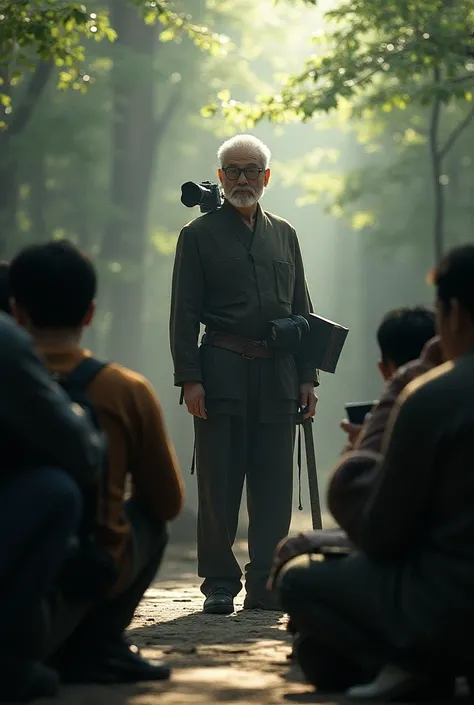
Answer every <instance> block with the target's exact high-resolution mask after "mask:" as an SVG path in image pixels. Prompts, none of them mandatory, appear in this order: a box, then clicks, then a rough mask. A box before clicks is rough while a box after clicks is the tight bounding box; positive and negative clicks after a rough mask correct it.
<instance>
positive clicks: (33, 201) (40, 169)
mask: <svg viewBox="0 0 474 705" xmlns="http://www.w3.org/2000/svg"><path fill="white" fill-rule="evenodd" d="M36 150H38V151H36ZM45 167H46V165H45V155H44V153H43V152H42V151H41V146H38V147H36V148H35V151H34V153H33V154H32V155H31V161H30V162H29V166H28V175H29V181H30V194H29V203H30V207H29V213H30V218H31V230H32V232H33V237H34V240H35V242H45V241H46V240H47V239H48V237H49V235H50V233H49V232H48V226H47V224H46V205H47V199H48V191H47V189H46V168H45Z"/></svg>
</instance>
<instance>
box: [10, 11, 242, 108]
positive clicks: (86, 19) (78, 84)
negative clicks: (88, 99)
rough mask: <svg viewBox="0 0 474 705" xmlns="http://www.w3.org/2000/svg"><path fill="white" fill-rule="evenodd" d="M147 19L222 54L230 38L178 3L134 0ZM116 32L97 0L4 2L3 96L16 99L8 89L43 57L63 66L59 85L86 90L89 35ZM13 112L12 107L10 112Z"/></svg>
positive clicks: (165, 37) (165, 34)
mask: <svg viewBox="0 0 474 705" xmlns="http://www.w3.org/2000/svg"><path fill="white" fill-rule="evenodd" d="M129 3H130V4H131V5H135V6H136V7H137V10H138V11H140V12H141V13H142V14H143V19H144V21H145V22H146V23H147V24H153V23H155V22H159V23H160V24H161V25H162V31H161V33H160V40H161V41H163V42H166V41H171V40H175V39H176V38H177V37H178V35H179V34H180V33H184V34H185V35H186V36H187V37H189V38H190V39H192V41H193V42H194V43H195V44H196V45H197V46H198V47H199V48H200V49H202V50H203V51H206V52H209V53H213V54H218V53H219V52H221V51H223V50H224V48H225V45H226V44H227V42H228V40H227V37H225V36H222V35H220V34H218V33H216V32H210V31H209V29H208V28H207V27H205V26H201V25H197V24H193V22H192V17H191V15H189V14H187V13H184V12H179V11H178V10H177V7H176V3H174V2H166V1H164V2H155V1H153V0H129ZM116 37H117V34H116V32H115V30H114V28H113V27H112V26H111V24H110V20H109V13H108V11H107V10H106V9H104V8H103V6H102V5H101V4H100V3H97V2H89V3H87V4H86V3H82V2H66V1H65V0H11V1H10V2H1V3H0V49H1V51H0V86H1V85H3V86H5V89H4V90H3V92H2V94H1V95H0V101H1V103H2V104H3V105H4V106H8V105H9V104H10V102H11V95H10V91H9V90H6V88H7V87H8V88H10V87H14V86H16V85H18V84H19V83H20V82H21V80H22V78H23V76H24V75H25V73H28V72H30V71H31V70H33V69H35V68H36V67H37V66H38V60H39V61H41V62H45V63H48V64H52V65H56V66H58V67H59V68H60V72H59V88H67V87H70V86H71V87H72V88H74V89H76V90H81V91H85V90H86V89H87V86H88V83H89V81H90V76H89V74H88V73H87V72H84V71H82V70H81V64H82V63H83V62H84V60H85V54H86V45H87V41H88V40H96V41H100V40H102V39H107V40H109V41H114V40H115V39H116ZM7 113H8V111H7Z"/></svg>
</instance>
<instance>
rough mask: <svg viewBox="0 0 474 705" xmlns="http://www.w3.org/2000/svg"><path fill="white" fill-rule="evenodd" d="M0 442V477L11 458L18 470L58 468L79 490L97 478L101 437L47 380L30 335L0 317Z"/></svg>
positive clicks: (0, 314)
mask: <svg viewBox="0 0 474 705" xmlns="http://www.w3.org/2000/svg"><path fill="white" fill-rule="evenodd" d="M0 439H1V440H0V475H1V472H2V471H7V470H9V469H12V468H11V463H12V460H14V459H15V457H17V459H18V462H19V464H20V465H21V464H22V462H23V463H26V462H28V463H35V464H41V465H51V466H54V467H57V468H60V469H62V470H64V471H66V472H68V473H69V474H71V475H72V476H73V477H74V479H75V480H76V481H77V482H78V483H79V484H80V485H87V484H89V483H91V482H94V481H95V480H96V479H97V478H98V475H99V472H100V467H101V461H102V458H103V456H104V452H105V444H104V439H103V437H102V436H101V434H99V433H97V431H96V430H95V429H94V427H93V426H92V425H91V423H90V422H89V420H88V419H87V417H86V415H85V413H84V411H83V410H82V409H81V408H80V407H78V406H77V405H75V404H72V403H71V401H70V399H69V397H68V396H67V394H66V393H65V392H64V391H63V390H62V389H61V387H60V386H59V385H58V384H56V383H55V382H54V381H53V380H52V378H51V375H50V374H49V372H48V370H47V369H46V367H45V366H44V364H43V362H42V360H41V358H40V356H39V355H38V353H37V352H36V351H35V349H34V346H33V344H32V341H31V338H30V336H29V335H28V334H27V333H25V332H24V331H22V330H21V329H20V328H19V327H18V326H17V325H16V324H15V322H14V321H13V319H11V318H10V317H9V316H7V315H5V314H3V313H0ZM16 454H17V456H16ZM2 456H3V457H2ZM15 464H16V463H15ZM9 466H10V467H9Z"/></svg>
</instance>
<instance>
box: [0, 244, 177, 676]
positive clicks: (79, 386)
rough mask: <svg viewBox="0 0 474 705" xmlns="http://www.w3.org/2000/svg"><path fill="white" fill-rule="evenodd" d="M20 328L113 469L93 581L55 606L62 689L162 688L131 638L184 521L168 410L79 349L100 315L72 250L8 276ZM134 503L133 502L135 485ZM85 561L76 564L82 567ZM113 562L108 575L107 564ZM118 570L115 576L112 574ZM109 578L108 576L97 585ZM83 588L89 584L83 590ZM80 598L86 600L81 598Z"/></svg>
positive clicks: (66, 586) (149, 391)
mask: <svg viewBox="0 0 474 705" xmlns="http://www.w3.org/2000/svg"><path fill="white" fill-rule="evenodd" d="M9 286H10V290H11V294H12V298H13V312H14V315H15V317H16V319H17V321H18V322H19V323H20V324H21V325H23V326H24V327H25V328H26V329H27V330H28V331H29V332H30V333H31V335H32V336H33V339H34V341H35V343H36V345H37V347H38V348H39V350H40V352H41V353H42V354H43V356H44V358H45V361H46V364H47V367H48V368H49V370H50V371H51V372H52V373H54V374H55V375H56V376H57V377H58V379H59V380H60V382H61V384H62V385H63V387H64V388H65V389H66V391H68V393H69V394H70V396H71V398H73V399H74V400H76V401H78V402H79V403H82V404H83V405H85V406H86V408H87V409H88V412H89V414H90V415H91V417H93V418H94V421H95V423H96V424H97V426H98V427H99V428H100V429H102V430H103V431H104V432H105V435H106V437H107V439H108V453H107V462H106V463H105V464H104V468H103V472H102V476H101V479H100V481H99V482H98V483H97V486H96V488H95V491H94V500H95V504H94V505H93V506H94V521H93V523H94V526H93V533H94V540H95V542H96V544H97V545H98V546H99V548H100V549H101V550H102V554H101V553H100V551H99V553H97V552H96V553H95V554H94V560H93V561H91V560H90V555H91V553H90V550H89V552H84V550H82V554H81V553H80V552H79V554H80V555H82V560H84V555H87V556H88V559H89V566H88V567H89V571H91V581H90V584H87V581H84V580H83V579H82V581H81V580H80V579H79V578H80V575H82V576H84V575H85V574H87V573H86V571H85V570H84V569H83V566H82V565H81V569H80V570H77V565H78V564H77V562H76V574H77V575H78V580H77V581H76V580H75V579H74V577H73V578H72V579H71V576H74V575H75V574H74V565H75V564H74V557H73V558H72V559H71V562H70V565H69V566H68V570H65V571H64V574H63V576H62V582H61V581H60V583H59V587H60V589H58V590H57V591H56V593H55V595H54V597H53V598H52V599H51V600H50V611H51V615H52V625H53V626H52V630H51V634H50V638H49V646H48V655H49V657H50V659H51V661H52V663H53V664H54V666H55V667H56V668H57V669H58V670H59V672H60V674H61V676H62V678H63V680H66V681H73V682H93V681H95V682H111V681H122V680H126V681H139V680H158V679H164V678H167V677H168V676H169V669H168V668H167V667H166V665H165V664H161V663H151V662H148V661H145V660H144V659H142V658H141V657H140V655H139V653H137V651H136V650H135V649H133V650H131V649H130V647H129V645H128V644H127V643H126V641H125V640H124V631H125V629H126V628H127V627H128V625H129V624H130V622H131V620H132V617H133V614H134V611H135V609H136V607H137V606H138V604H139V602H140V601H141V599H142V597H143V595H144V593H145V591H146V590H147V588H148V587H149V585H150V583H151V582H152V581H153V579H154V577H155V575H156V573H157V571H158V568H159V566H160V563H161V560H162V557H163V552H164V549H165V546H166V543H167V531H166V522H167V521H169V520H171V519H173V518H174V517H175V516H176V515H177V514H178V513H179V511H180V509H181V506H182V502H183V486H182V481H181V478H180V474H179V469H178V465H177V460H176V456H175V453H174V450H173V448H172V445H171V443H170V440H169V437H168V434H167V431H166V428H165V424H164V419H163V414H162V411H161V407H160V405H159V402H158V399H157V398H156V395H155V393H154V391H153V388H152V386H151V384H150V383H149V382H148V381H147V380H146V379H145V378H144V377H143V376H141V375H139V374H137V373H135V372H133V371H131V370H128V369H126V368H124V367H122V366H120V365H117V364H115V363H109V364H105V363H103V362H101V361H99V360H96V359H95V358H94V357H93V356H92V355H91V353H90V352H88V351H87V350H84V349H83V348H82V347H81V338H82V334H83V331H84V328H85V327H86V326H88V325H89V324H90V323H91V322H92V319H93V315H94V299H95V296H96V288H97V277H96V273H95V270H94V267H93V265H92V263H91V262H90V260H89V259H87V258H86V257H85V256H84V255H83V254H82V253H81V252H80V251H79V250H77V249H76V248H75V247H74V246H73V245H71V244H69V243H66V242H64V241H63V242H51V243H47V244H43V245H34V246H32V247H29V248H27V249H25V250H23V251H22V252H21V253H20V254H19V255H18V256H17V257H16V258H15V260H13V262H12V263H11V266H10V274H9ZM129 479H130V481H131V498H130V499H128V500H126V499H125V492H126V487H127V481H128V480H129ZM76 561H77V558H76ZM108 561H109V562H110V565H109V564H108ZM111 566H112V568H113V570H110V567H111ZM101 572H102V575H99V574H100V573H101ZM82 583H84V584H83V585H82ZM81 590H82V594H81Z"/></svg>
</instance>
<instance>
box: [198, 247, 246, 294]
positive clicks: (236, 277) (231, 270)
mask: <svg viewBox="0 0 474 705" xmlns="http://www.w3.org/2000/svg"><path fill="white" fill-rule="evenodd" d="M248 266H249V263H248V262H246V260H245V259H243V258H241V257H232V258H229V259H225V260H214V261H213V263H212V267H210V271H209V272H208V275H207V280H208V299H209V301H210V302H214V303H216V304H217V305H220V306H225V305H231V304H240V303H243V302H244V301H246V300H247V293H248V292H247V291H246V283H247V279H248V271H247V268H248Z"/></svg>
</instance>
